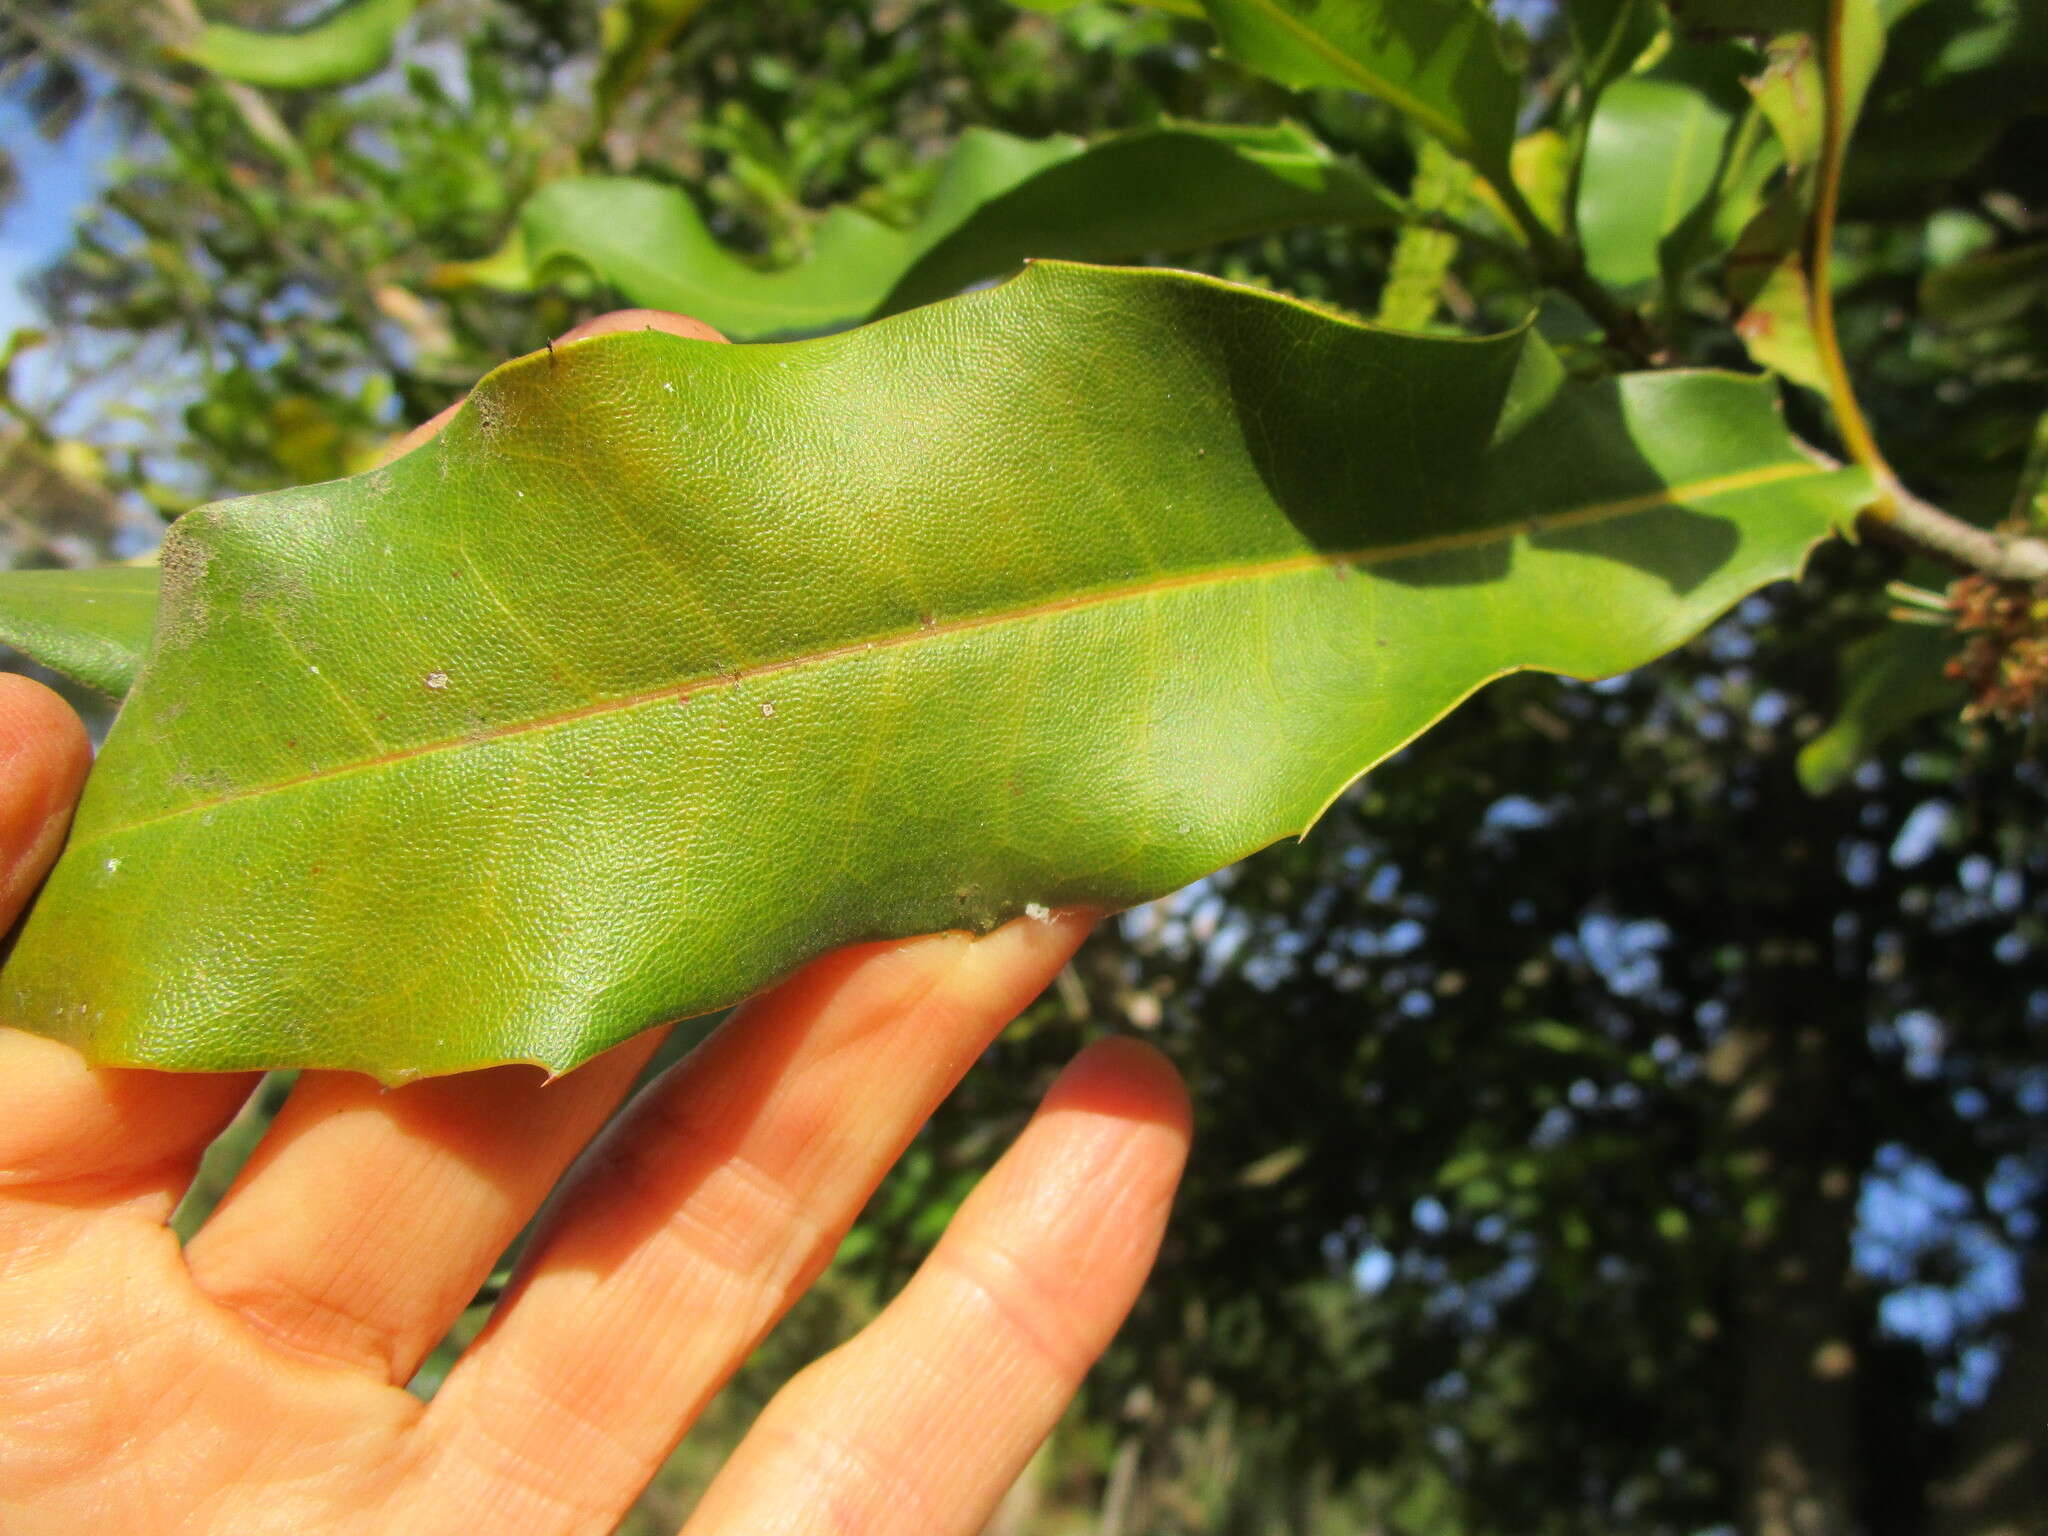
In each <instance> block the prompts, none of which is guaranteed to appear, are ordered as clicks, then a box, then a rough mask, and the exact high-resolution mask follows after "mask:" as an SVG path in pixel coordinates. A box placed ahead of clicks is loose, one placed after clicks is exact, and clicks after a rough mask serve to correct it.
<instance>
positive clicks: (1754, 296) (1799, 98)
mask: <svg viewBox="0 0 2048 1536" xmlns="http://www.w3.org/2000/svg"><path fill="white" fill-rule="evenodd" d="M1717 3H1718V0H1717ZM1760 8H1761V9H1765V10H1775V9H1776V7H1775V6H1772V5H1764V6H1762V7H1760ZM1788 9H1789V10H1794V11H1796V10H1797V9H1798V7H1789V8H1788ZM1816 24H1817V23H1816ZM1884 46H1885V39H1884V22H1883V17H1882V13H1881V12H1880V10H1879V8H1878V5H1877V0H1845V3H1844V5H1843V8H1842V33H1841V48H1842V85H1843V92H1844V98H1845V99H1844V109H1845V118H1846V120H1845V122H1844V124H1843V134H1844V136H1845V139H1846V136H1847V135H1848V134H1849V133H1850V131H1851V130H1853V128H1854V126H1855V123H1856V119H1857V115H1858V113H1859V112H1860V110H1861V108H1862V104H1863V101H1864V98H1865V96H1866V94H1867V91H1868V88H1869V85H1870V81H1871V78H1872V76H1873V75H1874V73H1875V72H1876V69H1877V66H1878V61H1879V60H1880V59H1881V58H1882V57H1883V55H1884ZM1820 52H1821V44H1820V42H1819V40H1818V38H1817V37H1816V36H1814V35H1813V34H1811V33H1808V32H1803V31H1788V32H1784V33H1781V34H1779V35H1778V36H1776V37H1773V38H1772V39H1771V40H1770V41H1769V43H1768V44H1767V45H1766V47H1765V66H1764V69H1763V72H1762V73H1761V74H1760V75H1759V76H1757V77H1756V78H1755V79H1753V80H1751V81H1750V82H1749V84H1750V89H1751V91H1752V93H1753V94H1754V95H1755V97H1756V103H1757V109H1758V110H1759V111H1760V112H1762V113H1763V115H1764V116H1765V118H1766V119H1767V120H1768V121H1769V122H1770V124H1771V127H1772V129H1773V131H1774V133H1775V136H1776V138H1777V141H1778V145H1779V148H1780V150H1781V151H1782V152H1783V155H1784V160H1785V169H1786V175H1785V178H1784V180H1783V181H1781V182H1780V183H1779V184H1778V185H1777V187H1776V189H1775V190H1773V191H1772V192H1771V194H1770V196H1769V197H1768V198H1767V199H1765V201H1764V204H1763V207H1762V208H1761V209H1760V210H1759V211H1758V212H1757V214H1756V215H1755V216H1754V217H1753V218H1752V219H1751V220H1750V222H1749V224H1748V225H1747V226H1746V227H1745V228H1744V229H1743V231H1742V233H1741V235H1740V236H1739V237H1738V238H1737V240H1736V242H1735V249H1734V252H1733V254H1732V255H1731V257H1730V259H1729V264H1728V292H1729V297H1730V298H1731V299H1732V300H1733V301H1734V302H1735V304H1736V306H1737V310H1738V314H1737V318H1736V322H1735V329H1736V332H1737V334H1738V335H1740V336H1741V337H1742V340H1743V343H1744V345H1745V346H1747V347H1748V349H1749V355H1750V356H1751V357H1752V358H1754V359H1755V360H1756V361H1757V362H1758V363H1760V364H1761V365H1762V366H1764V367H1766V368H1769V369H1771V370H1773V371H1774V372H1777V373H1780V374H1782V375H1783V376H1784V377H1786V378H1788V379H1790V380H1792V381H1793V382H1794V383H1796V384H1803V385H1805V386H1807V387H1808V388H1809V389H1816V390H1824V389H1825V387H1826V375H1825V370H1824V367H1823V364H1822V362H1821V358H1820V352H1819V349H1818V346H1817V344H1816V342H1815V341H1814V337H1813V327H1812V315H1813V297H1814V296H1813V292H1812V284H1811V282H1810V281H1809V278H1808V274H1807V263H1806V251H1805V239H1806V229H1807V222H1808V218H1809V216H1810V214H1811V212H1812V209H1813V200H1814V197H1815V195H1816V188H1817V184H1818V181H1819V178H1820V172H1821V165H1820V158H1821V152H1822V147H1823V142H1824V137H1825V135H1824V132H1823V129H1824V117H1825V111H1824V107H1825V97H1824V91H1823V82H1822V78H1821V69H1820Z"/></svg>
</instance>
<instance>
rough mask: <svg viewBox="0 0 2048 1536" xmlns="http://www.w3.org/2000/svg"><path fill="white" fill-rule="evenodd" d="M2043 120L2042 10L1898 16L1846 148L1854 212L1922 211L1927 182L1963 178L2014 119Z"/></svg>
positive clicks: (1977, 1) (2045, 41) (1988, 8)
mask: <svg viewBox="0 0 2048 1536" xmlns="http://www.w3.org/2000/svg"><path fill="white" fill-rule="evenodd" d="M2041 112H2048V6H2043V5H2041V4H2040V3H2039V0H2017V3H2015V0H1927V3H1926V4H1924V5H1921V6H1918V7H1916V8H1915V9H1914V10H1913V11H1912V12H1911V14H1909V15H1906V16H1903V17H1900V18H1898V20H1897V22H1896V30H1895V31H1894V33H1893V35H1892V38H1891V42H1890V46H1889V47H1888V48H1887V49H1886V53H1885V59H1884V63H1883V65H1882V67H1881V68H1880V69H1879V71H1878V74H1877V79H1876V80H1875V81H1874V82H1873V83H1872V85H1871V87H1870V92H1869V100H1868V103H1867V105H1866V107H1865V111H1864V120H1863V123H1862V125H1861V126H1860V127H1859V128H1858V129H1857V134H1856V139H1855V142H1854V143H1853V144H1852V145H1851V146H1850V154H1849V161H1848V165H1847V167H1846V171H1845V178H1846V179H1845V185H1844V189H1843V202H1844V205H1845V206H1847V207H1848V208H1850V209H1851V210H1852V211H1855V212H1858V213H1863V212H1873V211H1883V212H1896V211H1899V210H1901V209H1902V208H1903V209H1910V210H1913V211H1914V212H1915V213H1916V214H1917V213H1918V211H1919V210H1920V209H1921V208H1923V207H1924V206H1925V203H1926V199H1925V197H1924V195H1923V193H1922V189H1923V188H1925V187H1926V186H1927V185H1928V183H1930V182H1939V181H1946V180H1949V179H1952V178H1954V177H1958V176H1963V175H1966V174H1967V173H1968V172H1969V171H1970V169H1971V168H1972V167H1973V166H1975V165H1976V164H1977V162H1978V161H1979V160H1981V159H1982V158H1983V156H1984V155H1985V154H1986V152H1988V151H1989V150H1990V149H1991V147H1992V145H1993V144H1995V143H1996V142H1997V140H1998V138H1999V136H2000V135H2001V134H2003V133H2004V132H2005V130H2006V128H2007V127H2008V126H2009V125H2010V124H2011V123H2012V122H2013V121H2014V120H2016V119H2018V118H2021V117H2024V116H2027V115H2029V114H2033V113H2041Z"/></svg>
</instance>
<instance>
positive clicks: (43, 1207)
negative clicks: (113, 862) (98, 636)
mask: <svg viewBox="0 0 2048 1536" xmlns="http://www.w3.org/2000/svg"><path fill="white" fill-rule="evenodd" d="M91 761H92V748H91V746H90V744H89V743H88V742H87V741H86V736H85V727H84V726H82V725H81V724H79V721H78V716H77V715H75V714H73V713H72V711H71V707H70V706H69V705H67V704H66V703H65V702H64V701H63V700H62V699H60V698H58V697H57V695H56V694H54V693H52V692H51V691H50V690H49V689H47V688H45V687H43V686H42V684H40V683H36V682H31V681H30V680H29V679H28V678H25V677H16V676H13V675H0V926H5V925H8V924H11V923H12V922H13V921H14V919H15V918H16V917H17V916H19V915H20V913H21V909H22V908H23V906H25V905H26V904H27V902H28V898H29V896H30V894H31V893H32V892H33V891H34V890H35V888H36V886H37V885H38V884H39V883H40V882H41V881H42V878H43V876H44V875H45V874H47V873H48V872H49V868H50V865H51V863H52V862H53V861H54V860H55V859H56V857H57V850H58V848H59V847H60V846H61V845H62V843H63V841H64V833H65V830H66V829H67V828H68V827H69V826H70V824H71V809H72V807H73V806H74V805H75V804H76V803H77V801H78V792H79V789H80V787H81V786H82V785H83V784H84V782H85V773H86V769H87V767H88V766H90V764H91ZM253 1082H254V1079H253V1078H252V1077H250V1076H248V1075H246V1074H236V1075H234V1076H231V1077H198V1078H186V1079H182V1080H181V1081H180V1082H179V1083H172V1082H167V1081H166V1080H165V1079H164V1078H163V1077H161V1076H160V1075H159V1074H156V1073H150V1072H116V1071H96V1070H94V1069H92V1068H89V1067H87V1066H86V1064H85V1062H84V1060H83V1059H82V1058H81V1057H80V1056H79V1054H78V1053H77V1052H76V1051H74V1050H72V1049H71V1048H70V1047H69V1046H67V1045H60V1044H59V1043H57V1042H56V1041H54V1040H45V1039H42V1038H41V1037H39V1036H36V1035H29V1034H23V1033H19V1032H17V1031H15V1030H13V1029H0V1193H5V1194H6V1195H8V1196H11V1197H12V1200H13V1202H14V1203H13V1204H12V1205H11V1206H10V1212H9V1217H8V1220H9V1222H10V1223H13V1222H18V1221H19V1220H21V1219H25V1218H30V1217H33V1218H35V1219H42V1218H47V1217H48V1216H50V1215H51V1214H53V1213H55V1212H57V1211H61V1210H70V1209H73V1208H74V1207H75V1206H78V1205H83V1206H86V1207H89V1208H92V1209H98V1208H100V1207H103V1206H105V1205H107V1204H110V1203H121V1202H126V1201H130V1200H140V1201H141V1202H142V1205H143V1208H144V1209H145V1211H146V1212H149V1213H153V1215H152V1219H158V1220H161V1219H163V1218H164V1217H168V1216H169V1214H170V1209H171V1206H172V1205H173V1204H175V1203H176V1200H177V1197H178V1194H179V1192H180V1191H182V1190H183V1188H184V1185H185V1183H186V1181H187V1179H189V1177H190V1174H191V1169H192V1166H193V1165H194V1164H195V1163H196V1162H197V1161H198V1158H199V1155H200V1153H201V1152H202V1151H203V1150H204V1149H205V1146H206V1143H207V1142H208V1141H210V1140H212V1139H213V1136H214V1134H215V1132H216V1131H218V1129H219V1128H220V1127H221V1126H222V1125H224V1124H226V1122H227V1120H228V1118H229V1117H230V1116H232V1115H233V1114H234V1112H235V1107H236V1106H237V1105H238V1104H240V1103H241V1101H242V1100H243V1099H244V1098H245V1097H247V1096H248V1092H249V1088H250V1085H251V1084H252V1083H253ZM181 1085H182V1086H181ZM8 1233H9V1234H10V1235H15V1236H18V1235H19V1228H18V1227H16V1226H13V1225H10V1226H9V1227H8ZM0 1246H4V1243H0Z"/></svg>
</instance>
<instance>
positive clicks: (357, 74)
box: [175, 0, 418, 90]
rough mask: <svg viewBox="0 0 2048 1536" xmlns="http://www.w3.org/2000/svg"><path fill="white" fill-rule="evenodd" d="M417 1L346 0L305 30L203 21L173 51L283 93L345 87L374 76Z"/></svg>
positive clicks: (229, 75)
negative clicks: (270, 29) (264, 29)
mask: <svg viewBox="0 0 2048 1536" xmlns="http://www.w3.org/2000/svg"><path fill="white" fill-rule="evenodd" d="M417 3H418V0H349V3H346V4H344V5H341V6H339V7H337V8H336V9H334V10H332V11H329V12H328V13H327V14H326V15H324V16H322V17H321V18H320V19H319V20H318V21H315V22H313V23H312V24H311V25H310V26H305V27H301V28H299V29H298V30H296V31H292V32H257V31H252V30H251V29H249V28H248V27H237V26H230V25H229V24H228V23H226V22H221V21H212V22H208V23H207V24H206V25H205V26H204V27H203V28H201V29H200V32H199V35H198V37H196V38H194V39H193V40H192V41H191V42H190V43H188V44H185V45H184V46H182V47H180V48H178V49H176V50H175V51H176V52H177V53H178V54H179V56H180V57H182V58H186V59H189V60H191V62H193V63H194V64H197V65H199V66H201V67H202V68H205V69H210V70H212V71H213V72H214V73H215V74H217V75H220V76H223V77H224V78H226V79H229V80H239V81H241V82H242V83H243V84H244V85H267V86H275V87H279V88H282V89H286V90H308V89H312V88H314V87H317V86H326V85H346V84H347V83H348V82H349V81H351V80H360V79H362V77H363V76H365V75H369V74H374V73H375V72H376V71H377V70H379V69H381V68H383V67H384V61H385V60H386V59H388V58H390V57H391V49H392V45H393V44H394V43H395V42H396V41H397V39H398V29H399V28H400V27H402V26H404V25H405V23H406V19H407V18H408V17H409V16H411V15H412V13H413V8H414V6H415V5H416V4H417Z"/></svg>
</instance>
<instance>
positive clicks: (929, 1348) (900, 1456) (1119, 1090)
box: [685, 1040, 1188, 1536]
mask: <svg viewBox="0 0 2048 1536" xmlns="http://www.w3.org/2000/svg"><path fill="white" fill-rule="evenodd" d="M1187 1149H1188V1102H1187V1091H1186V1089H1185V1088H1184V1087H1183V1086H1182V1084H1181V1081H1180V1077H1179V1075H1178V1074H1177V1073H1176V1072H1175V1071H1174V1069H1173V1067H1172V1065H1171V1064H1170V1063H1168V1062H1167V1060H1166V1058H1165V1057H1163V1056H1161V1055H1160V1054H1159V1053H1158V1052H1157V1051H1155V1050H1153V1049H1152V1048H1151V1047H1149V1046H1146V1045H1142V1044H1139V1043H1138V1042H1136V1041H1133V1040H1105V1041H1102V1042H1100V1043H1099V1044H1097V1045H1095V1046H1092V1047H1090V1048H1089V1049H1088V1050H1087V1051H1085V1052H1083V1053H1082V1055H1081V1056H1080V1057H1079V1058H1078V1059H1077V1060H1076V1061H1075V1062H1074V1063H1073V1065H1072V1066H1070V1067H1068V1068H1067V1070H1066V1072H1065V1073H1064V1074H1063V1075H1062V1076H1061V1077H1060V1080H1059V1081H1058V1082H1057V1083H1055V1084H1054V1085H1053V1089H1052V1091H1051V1092H1050V1093H1049V1094H1048V1095H1047V1096H1046V1100H1045V1104H1044V1106H1043V1107H1042V1108H1041V1109H1040V1110H1039V1112H1038V1115H1037V1117H1036V1118H1035V1119H1034V1120H1033V1121H1032V1123H1031V1125H1030V1126H1029V1127H1027V1128H1026V1130H1025V1132H1024V1134H1023V1136H1022V1137H1021V1138H1020V1139H1019V1141H1018V1143H1017V1145H1016V1146H1015V1147H1013V1148H1012V1149H1011V1150H1010V1152H1009V1153H1008V1154H1007V1155H1006V1156H1005V1157H1004V1158H1003V1160H1002V1161H1001V1162H1000V1163H998V1164H997V1165H996V1167H995V1170H994V1171H993V1172H992V1173H990V1174H989V1176H988V1178H987V1179H985V1180H984V1181H983V1182H982V1184H981V1186H980V1187H979V1188H978V1189H976V1190H975V1192H974V1193H973V1195H971V1196H970V1197H969V1198H968V1200H967V1202H966V1203H965V1204H964V1205H962V1206H961V1208H960V1211H959V1213H958V1214H957V1215H956V1216H955V1217H954V1218H953V1222H952V1225H951V1226H950V1227H949V1228H948V1229H947V1231H946V1235H945V1236H944V1237H943V1238H942V1239H941V1240H940V1242H939V1245H938V1247H937V1248H936V1249H935V1250H933V1252H932V1255H931V1257H930V1258H929V1259H927V1260H926V1261H925V1263H924V1265H923V1267H922V1268H920V1269H919V1270H918V1272H917V1275H916V1276H915V1277H914V1278H913V1279H912V1280H911V1282H910V1284H909V1286H908V1287H906V1288H905V1290H904V1292H903V1294H902V1295H901V1296H899V1297H897V1298H896V1300H895V1301H894V1302H892V1303H891V1304H890V1305H889V1306H888V1308H887V1309H886V1310H884V1311H883V1313H882V1315H881V1316H880V1317H878V1318H876V1319H875V1321H874V1322H873V1323H871V1324H869V1325H868V1327H866V1328H865V1329H863V1330H862V1331H861V1333H860V1335H859V1336H858V1337H857V1338H855V1339H854V1340H853V1341H852V1342H851V1343H849V1344H846V1345H844V1346H843V1347H841V1348H840V1349H838V1350H835V1351H834V1352H833V1353H831V1354H829V1355H827V1356H825V1358H823V1359H822V1360H820V1361H818V1362H817V1363H816V1364H815V1365H812V1366H811V1367H809V1368H808V1369H807V1370H805V1371H804V1372H803V1373H802V1374H800V1375H799V1376H797V1377H796V1379H795V1380H793V1381H791V1382H790V1383H789V1385H788V1386H786V1387H784V1388H783V1390H782V1391H781V1392H779V1393H778V1394H776V1396H775V1398H774V1400H773V1401H772V1402H770V1403H769V1405H768V1407H767V1409H766V1410H765V1411H764V1412H763V1413H762V1415H761V1417H760V1419H759V1420H758V1421H757V1422H756V1423H755V1425H754V1428H753V1430H752V1431H751V1432H750V1433H749V1434H748V1436H747V1438H746V1440H745V1441H744V1442H742V1444H741V1446H740V1449H739V1451H738V1453H737V1454H736V1455H735V1456H734V1457H733V1459H732V1460H731V1461H730V1462H728V1463H727V1464H726V1466H725V1468H724V1470H722V1471H721V1472H720V1473H719V1474H718V1477H717V1478H716V1479H715V1480H714V1481H713V1483H712V1484H711V1487H710V1489H709V1490H708V1491H707V1492H706V1494H705V1496H704V1499H703V1501H702V1502H701V1503H700V1504H699V1505H698V1506H697V1509H696V1511H695V1513H694V1514H693V1515H692V1516H691V1519H690V1522H689V1524H688V1525H687V1526H686V1527H685V1530H686V1532H702V1533H705V1536H710V1533H713V1532H721V1533H723V1532H731V1531H747V1532H750V1533H756V1536H776V1533H796V1532H810V1531H824V1530H831V1531H859V1532H861V1533H862V1536H891V1533H898V1532H900V1533H902V1536H946V1533H949V1532H957V1533H960V1536H967V1533H969V1532H973V1531H978V1530H980V1529H982V1527H983V1525H984V1524H985V1523H986V1522H987V1520H988V1518H989V1516H990V1514H991V1513H992V1512H993V1511H994V1509H995V1507H996V1505H997V1503H998V1502H999V1501H1000V1500H1001V1499H1002V1496H1003V1494H1004V1492H1005V1491H1006V1490H1007V1489H1008V1488H1009V1487H1010V1485H1011V1484H1012V1483H1013V1482H1015V1481H1016V1478H1017V1475H1018V1474H1019V1473H1020V1472H1021V1471H1022V1470H1023V1469H1024V1464H1025V1463H1026V1462H1027V1461H1029V1460H1030V1459H1031V1455H1032V1453H1033V1452H1034V1451H1035V1450H1036V1449H1037V1448H1038V1446H1039V1444H1040V1442H1042V1441H1043V1440H1044V1439H1045V1437H1046V1436H1047V1435H1048V1434H1049V1433H1051V1431H1052V1427H1053V1425H1054V1424H1055V1423H1056V1422H1057V1421H1058V1419H1059V1417H1060V1415H1061V1413H1063V1412H1064V1411H1065V1409H1066V1406H1067V1404H1068V1402H1069V1401H1071V1400H1072V1398H1073V1395H1074V1393H1075V1391H1076V1390H1077V1389H1078V1388H1079V1386H1080V1384H1081V1378H1082V1376H1083V1375H1084V1374H1085V1373H1086V1372H1087V1370H1088V1368H1089V1367H1090V1366H1091V1365H1093V1364H1094V1362H1095V1359H1096V1357H1097V1356H1098V1355H1100V1354H1101V1352H1102V1351H1103V1349H1104V1348H1105V1347H1106V1346H1107V1345H1108V1343H1109V1341H1110V1339H1111V1337H1112V1336H1113V1335H1114V1334H1115V1332H1116V1330H1117V1329H1118V1327H1120V1326H1121V1325H1122V1323H1123V1320H1124V1318H1125V1316H1126V1315H1127V1314H1128V1313H1129V1311H1130V1309H1131V1305H1132V1303H1134V1302H1135V1301H1136V1300H1137V1297H1138V1290H1139V1288H1140V1287H1141V1286H1142V1285H1143V1284H1144V1281H1145V1276H1146V1275H1147V1273H1149V1272H1150V1270H1151V1268H1152V1261H1153V1258H1154V1257H1155V1256H1156V1254H1157V1253H1158V1250H1159V1239H1160V1236H1161V1234H1162V1233H1163V1232H1164V1230H1165V1226H1166V1215H1167V1210H1168V1207H1169V1206H1170V1205H1171V1204H1172V1200H1173V1191H1174V1187H1175V1185H1176V1184H1178V1182H1179V1180H1180V1173H1181V1169H1182V1167H1183V1166H1184V1165H1185V1163H1186V1161H1187Z"/></svg>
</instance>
